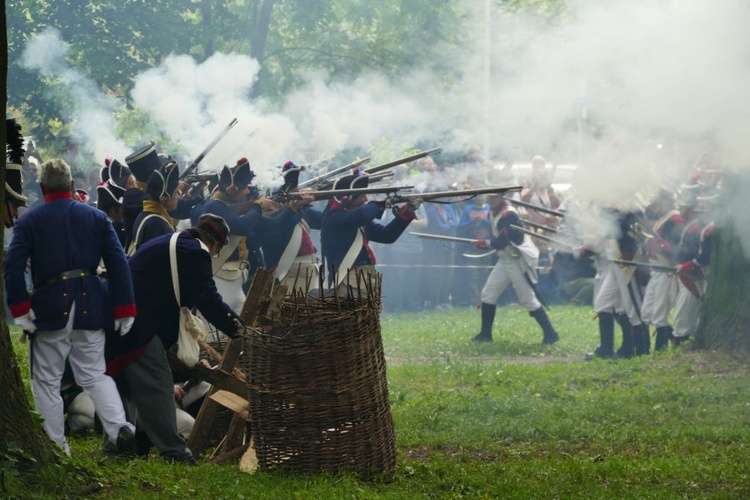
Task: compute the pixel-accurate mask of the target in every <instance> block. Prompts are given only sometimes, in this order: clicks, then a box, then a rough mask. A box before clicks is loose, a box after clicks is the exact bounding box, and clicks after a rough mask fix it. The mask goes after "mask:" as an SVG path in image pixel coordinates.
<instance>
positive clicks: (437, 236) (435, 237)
mask: <svg viewBox="0 0 750 500" xmlns="http://www.w3.org/2000/svg"><path fill="white" fill-rule="evenodd" d="M409 234H411V235H413V236H416V237H417V238H425V239H428V240H441V241H454V242H456V243H474V242H475V241H479V240H476V239H471V238H461V237H458V236H445V235H442V234H429V233H418V232H415V231H410V232H409Z"/></svg>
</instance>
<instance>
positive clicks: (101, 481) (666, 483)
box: [6, 307, 750, 498]
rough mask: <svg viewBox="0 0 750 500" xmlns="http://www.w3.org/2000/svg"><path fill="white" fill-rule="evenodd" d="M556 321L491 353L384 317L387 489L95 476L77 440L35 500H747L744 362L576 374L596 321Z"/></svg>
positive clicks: (497, 344)
mask: <svg viewBox="0 0 750 500" xmlns="http://www.w3.org/2000/svg"><path fill="white" fill-rule="evenodd" d="M550 318H551V319H552V322H553V323H554V324H555V326H556V327H557V329H558V330H559V331H560V334H561V340H560V342H558V343H556V344H554V345H553V346H543V345H542V344H541V338H542V335H541V331H540V329H539V327H538V326H537V325H536V323H535V322H534V320H533V319H532V318H530V317H529V316H528V314H527V313H526V312H525V311H524V310H522V309H521V308H518V307H508V308H499V309H498V313H497V317H496V320H495V328H494V336H495V341H494V342H492V343H486V344H485V343H481V344H478V343H475V342H472V341H471V340H470V339H471V337H473V336H474V335H475V334H476V333H477V332H478V330H479V320H480V318H479V311H477V310H476V309H473V308H472V309H469V308H466V309H454V310H449V311H434V312H426V313H421V314H418V313H410V314H406V313H404V314H383V315H382V318H381V324H382V331H383V342H384V347H385V352H386V358H387V362H388V381H389V389H390V394H391V406H392V412H393V418H394V423H395V427H396V439H397V446H398V456H399V464H398V468H397V472H396V475H395V477H394V478H393V480H392V481H391V482H390V483H386V484H380V483H362V482H359V481H357V480H356V479H355V478H353V477H350V476H327V475H321V476H313V477H307V476H294V475H284V474H279V473H267V472H259V473H256V474H255V475H247V474H243V473H240V472H238V471H237V469H236V467H234V466H232V465H225V466H214V465H210V464H203V465H200V466H199V467H195V468H186V467H184V466H175V465H167V464H165V463H163V462H162V461H161V460H160V459H159V458H158V457H156V456H152V457H150V458H149V459H148V460H133V461H131V462H112V461H104V462H101V456H100V454H99V451H98V449H97V447H98V444H99V439H98V437H96V436H91V437H84V438H74V439H73V440H72V449H73V454H74V457H73V460H72V461H71V464H72V465H74V466H75V467H73V468H71V467H70V466H69V467H61V468H55V469H52V470H50V471H47V472H45V474H44V475H42V476H41V477H40V478H38V481H39V488H38V489H39V491H38V496H43V497H59V496H65V495H68V496H75V495H77V494H82V493H89V494H94V495H95V496H98V497H112V498H123V497H125V498H135V497H138V498H182V497H194V498H297V497H299V498H311V497H321V498H363V497H367V498H370V497H374V498H413V497H418V498H423V497H435V498H437V497H451V498H457V497H469V498H530V497H538V498H685V497H687V498H696V497H701V498H703V497H707V498H746V497H749V496H750V477H748V471H750V383H748V382H750V368H749V367H748V364H747V360H746V358H737V357H732V356H729V355H727V354H721V353H711V352H693V351H690V350H687V349H680V350H674V351H670V352H667V353H662V354H659V355H653V356H647V357H641V358H636V359H631V360H620V361H603V360H597V361H592V362H585V361H584V353H585V352H587V351H591V350H593V349H594V348H595V347H596V345H597V343H598V334H597V324H596V321H592V318H593V312H592V311H591V309H590V308H574V307H553V308H552V310H551V312H550ZM618 338H619V333H618ZM618 342H619V340H618ZM17 353H18V354H19V355H21V356H25V347H23V346H17ZM24 360H25V358H23V359H22V360H21V364H22V366H23V365H24V364H25V361H24ZM71 470H72V471H73V472H71ZM71 474H72V475H73V479H70V475H71ZM6 484H10V485H12V484H16V483H13V481H8V480H6ZM36 495H37V492H36V491H35V492H32V493H29V492H28V491H24V495H22V496H36Z"/></svg>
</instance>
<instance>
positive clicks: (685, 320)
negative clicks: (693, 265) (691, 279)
mask: <svg viewBox="0 0 750 500" xmlns="http://www.w3.org/2000/svg"><path fill="white" fill-rule="evenodd" d="M678 281H679V280H678ZM706 284H707V282H706V280H705V279H697V280H695V285H696V287H697V289H698V292H699V294H700V295H701V296H703V294H705V293H706ZM701 307H703V300H702V299H699V298H698V297H696V296H695V295H693V293H692V292H691V291H690V290H688V289H687V287H686V286H685V285H683V284H682V282H680V284H679V290H678V292H677V303H676V304H675V308H674V332H672V333H673V335H674V336H675V337H689V336H691V335H695V331H696V330H697V329H698V321H699V320H700V315H701Z"/></svg>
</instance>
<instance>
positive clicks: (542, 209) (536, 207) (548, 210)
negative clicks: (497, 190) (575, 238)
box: [505, 198, 565, 217]
mask: <svg viewBox="0 0 750 500" xmlns="http://www.w3.org/2000/svg"><path fill="white" fill-rule="evenodd" d="M505 199H506V200H507V201H509V202H510V203H513V204H514V205H518V206H519V207H524V208H528V209H529V210H536V211H537V212H543V213H545V214H550V215H554V216H556V217H565V213H564V212H560V211H559V210H553V209H551V208H547V207H542V206H540V205H534V204H533V203H527V202H525V201H520V200H514V199H512V198H505Z"/></svg>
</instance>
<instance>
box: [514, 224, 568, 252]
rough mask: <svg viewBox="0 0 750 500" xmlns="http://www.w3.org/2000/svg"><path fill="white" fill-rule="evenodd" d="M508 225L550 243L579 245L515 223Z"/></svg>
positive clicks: (565, 245) (566, 245)
mask: <svg viewBox="0 0 750 500" xmlns="http://www.w3.org/2000/svg"><path fill="white" fill-rule="evenodd" d="M510 227H512V228H513V229H517V230H518V231H521V232H522V233H525V234H528V235H530V236H533V237H534V238H539V239H540V240H544V241H549V242H550V243H554V244H556V245H561V246H564V247H568V248H578V247H580V246H581V245H575V244H573V243H568V242H567V241H562V240H558V239H557V238H552V237H550V236H547V235H545V234H539V233H537V232H534V231H532V230H531V229H526V228H525V227H521V226H516V225H515V224H511V225H510Z"/></svg>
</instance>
